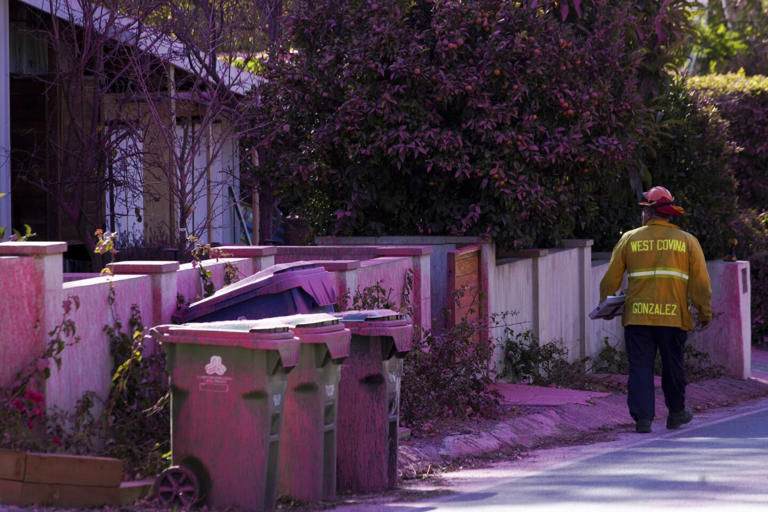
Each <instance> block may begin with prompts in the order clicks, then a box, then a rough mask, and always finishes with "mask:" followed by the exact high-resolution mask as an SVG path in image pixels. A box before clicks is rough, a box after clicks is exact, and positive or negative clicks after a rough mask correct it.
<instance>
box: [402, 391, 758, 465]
mask: <svg viewBox="0 0 768 512" xmlns="http://www.w3.org/2000/svg"><path fill="white" fill-rule="evenodd" d="M764 396H768V383H765V382H762V381H759V380H755V379H748V380H739V379H735V378H730V377H723V378H719V379H711V380H705V381H700V382H696V383H693V384H689V385H688V386H687V388H686V397H687V402H688V405H689V406H690V407H692V408H693V409H694V412H696V411H702V410H707V409H712V408H716V407H724V406H727V405H733V404H735V403H739V402H743V401H746V400H750V399H754V398H759V397H764ZM626 399H627V398H626V394H623V393H615V394H612V395H610V396H607V397H600V398H595V399H593V400H592V401H591V404H590V405H583V404H570V403H569V404H563V405H557V406H550V407H539V408H534V409H536V411H535V412H532V413H530V414H528V415H524V416H516V417H512V418H508V419H505V420H501V421H498V422H495V423H493V424H489V426H488V427H486V428H485V429H484V430H483V431H479V432H472V433H468V434H466V433H462V434H447V435H444V436H443V437H433V438H426V439H412V440H411V441H409V442H408V444H401V445H400V448H399V453H398V473H399V476H400V477H401V478H403V479H412V478H417V477H420V476H422V475H426V474H429V473H431V472H435V470H436V469H439V468H442V467H445V466H448V465H450V464H452V463H455V462H459V461H461V460H462V459H464V458H468V457H483V456H491V455H497V454H499V453H509V452H520V451H526V450H531V449H535V448H541V447H545V446H554V445H558V444H566V443H573V442H577V441H579V440H581V441H583V440H586V439H587V438H588V437H589V436H590V435H593V434H595V433H598V432H609V431H612V430H616V429H619V428H623V429H629V428H632V427H633V426H634V422H633V421H632V419H631V418H630V416H629V413H628V412H627V405H626ZM665 418H666V406H665V405H664V397H663V394H662V392H661V390H660V389H657V390H656V421H655V422H654V428H655V429H657V430H658V429H660V428H664V420H665ZM466 424H467V426H469V425H473V426H476V422H474V421H472V420H468V421H467V423H466Z"/></svg>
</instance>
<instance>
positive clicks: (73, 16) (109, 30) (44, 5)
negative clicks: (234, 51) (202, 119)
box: [17, 0, 265, 94]
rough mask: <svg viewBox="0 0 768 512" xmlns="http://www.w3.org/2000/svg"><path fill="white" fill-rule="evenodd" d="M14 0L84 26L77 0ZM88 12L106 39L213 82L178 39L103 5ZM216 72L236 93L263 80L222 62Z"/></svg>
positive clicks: (83, 15)
mask: <svg viewBox="0 0 768 512" xmlns="http://www.w3.org/2000/svg"><path fill="white" fill-rule="evenodd" d="M17 1H19V2H21V3H23V4H25V5H28V6H30V7H34V8H35V9H39V10H41V11H43V12H47V13H50V14H52V15H53V16H56V17H57V18H59V19H61V20H64V21H67V22H70V23H73V24H75V25H77V26H80V27H83V26H85V22H84V18H85V16H86V14H84V13H83V10H82V9H81V8H80V5H79V3H78V2H77V0H17ZM88 15H92V17H93V21H92V22H93V25H94V27H95V28H96V29H97V30H98V31H99V32H100V33H102V34H104V35H106V36H108V37H109V38H111V39H113V40H115V41H118V42H120V43H122V44H125V45H129V46H135V47H137V48H139V49H141V50H142V51H145V52H147V53H149V54H150V55H154V56H155V57H157V58H158V59H160V60H162V61H163V62H168V63H170V64H172V65H173V66H175V67H177V68H179V69H182V70H184V71H186V72H188V73H191V74H198V75H200V76H202V77H203V78H208V79H209V80H211V81H214V80H213V78H212V77H207V76H206V75H207V74H208V72H207V70H206V69H205V68H201V66H196V65H194V63H195V62H202V61H203V60H204V59H202V58H198V59H193V58H192V57H193V55H192V50H191V49H190V48H189V47H187V46H186V45H184V43H182V42H181V41H179V40H178V39H175V38H173V37H171V36H169V35H167V34H164V33H162V32H160V31H159V30H157V29H154V28H152V27H150V26H148V25H146V24H145V23H141V22H140V21H139V20H136V19H134V18H131V17H129V16H124V15H121V14H118V13H115V12H114V11H112V10H110V9H107V8H104V7H94V9H93V11H92V12H89V13H88ZM198 57H199V56H198ZM216 74H217V75H218V76H219V77H220V78H221V80H222V81H223V83H224V84H225V85H227V87H229V89H230V90H231V91H233V92H235V93H237V94H246V93H248V92H249V91H250V90H251V89H254V88H257V87H259V86H260V85H261V84H262V83H264V81H265V80H264V79H263V78H261V77H260V76H258V75H255V74H253V73H250V72H248V71H245V70H244V69H242V68H238V67H236V66H231V65H229V64H227V63H226V62H222V61H217V62H216Z"/></svg>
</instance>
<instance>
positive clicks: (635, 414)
mask: <svg viewBox="0 0 768 512" xmlns="http://www.w3.org/2000/svg"><path fill="white" fill-rule="evenodd" d="M686 338H688V333H687V332H686V331H684V330H682V329H679V328H677V327H658V326H651V325H628V326H626V327H625V328H624V341H625V342H626V346H627V358H628V359H629V382H628V383H627V392H628V393H627V405H628V406H629V414H631V415H632V418H633V419H634V420H635V421H638V420H653V417H654V413H655V411H654V405H655V400H654V390H653V362H654V359H655V358H656V350H657V349H658V350H659V353H660V354H661V364H662V372H661V389H662V391H664V402H665V403H666V404H667V409H668V410H669V412H678V411H681V410H682V409H683V408H684V407H685V385H686V384H688V381H686V380H685V363H684V360H683V348H684V347H685V340H686Z"/></svg>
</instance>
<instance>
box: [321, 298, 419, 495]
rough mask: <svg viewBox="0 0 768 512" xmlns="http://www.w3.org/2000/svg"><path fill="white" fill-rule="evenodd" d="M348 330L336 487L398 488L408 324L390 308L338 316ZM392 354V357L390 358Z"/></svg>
mask: <svg viewBox="0 0 768 512" xmlns="http://www.w3.org/2000/svg"><path fill="white" fill-rule="evenodd" d="M338 316H340V317H341V318H342V319H343V321H344V324H345V326H346V327H347V328H348V329H350V331H352V341H351V346H350V355H349V357H348V358H347V360H346V361H345V362H344V364H343V366H342V371H341V381H340V382H339V413H338V414H339V417H338V438H339V444H338V456H337V459H336V460H337V468H336V475H337V487H338V489H339V490H340V491H343V492H380V491H384V490H386V489H392V488H394V487H395V486H396V484H397V450H398V427H399V419H400V378H401V376H402V359H401V358H402V357H403V356H404V355H405V354H406V353H407V352H408V351H410V350H411V347H412V336H413V326H412V325H411V323H410V321H409V320H407V319H406V318H403V316H402V315H400V314H398V313H396V312H394V311H390V310H371V311H356V312H345V313H341V314H340V315H338ZM395 356H397V357H395Z"/></svg>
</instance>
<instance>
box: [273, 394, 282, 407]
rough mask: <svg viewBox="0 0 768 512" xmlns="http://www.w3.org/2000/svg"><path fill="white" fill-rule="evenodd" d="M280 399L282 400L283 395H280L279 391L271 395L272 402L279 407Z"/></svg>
mask: <svg viewBox="0 0 768 512" xmlns="http://www.w3.org/2000/svg"><path fill="white" fill-rule="evenodd" d="M282 401H283V395H281V394H279V393H278V394H275V395H272V404H273V405H274V406H275V407H280V402H282Z"/></svg>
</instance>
